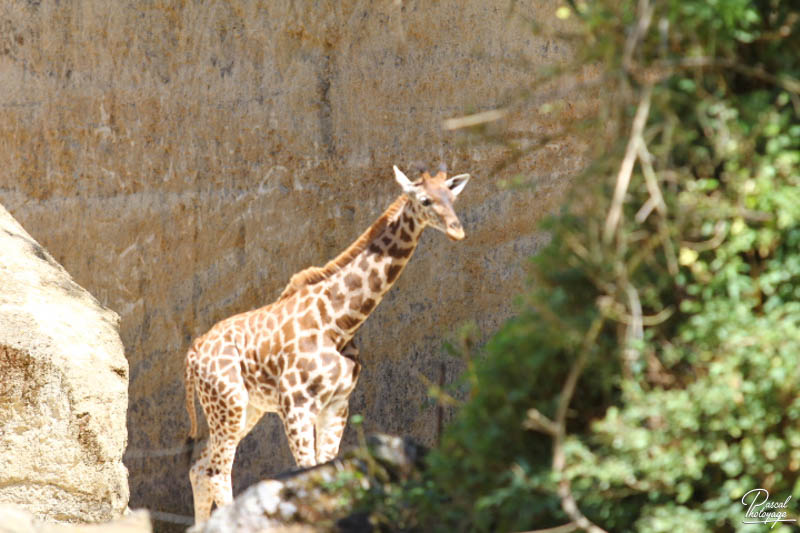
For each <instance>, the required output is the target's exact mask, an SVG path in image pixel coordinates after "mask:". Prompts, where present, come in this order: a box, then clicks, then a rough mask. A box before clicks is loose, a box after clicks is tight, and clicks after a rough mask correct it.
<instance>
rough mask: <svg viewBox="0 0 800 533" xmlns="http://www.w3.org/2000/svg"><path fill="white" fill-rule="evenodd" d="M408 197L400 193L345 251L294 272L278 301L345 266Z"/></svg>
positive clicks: (379, 230)
mask: <svg viewBox="0 0 800 533" xmlns="http://www.w3.org/2000/svg"><path fill="white" fill-rule="evenodd" d="M407 200H408V198H407V197H406V195H405V194H402V195H400V196H399V197H398V198H397V199H396V200H395V201H394V202H392V204H391V205H390V206H389V207H388V208H387V209H386V211H384V212H383V214H382V215H381V216H380V217H379V218H378V220H376V221H375V222H374V223H373V224H372V225H371V226H370V227H369V228H367V229H366V231H364V233H362V234H361V235H360V236H359V237H358V238H357V239H356V240H355V241H354V242H353V244H351V245H350V246H348V247H347V249H346V250H345V251H343V252H342V253H340V254H339V255H337V256H336V257H334V258H333V259H331V260H330V261H328V262H327V263H326V264H325V266H323V267H316V266H312V267H308V268H306V269H305V270H301V271H300V272H298V273H296V274H294V275H293V276H292V277H291V279H289V283H288V284H287V285H286V288H285V289H283V292H282V293H281V295H280V296H279V297H278V301H281V300H284V299H286V298H288V297H290V296H292V295H293V294H294V293H296V292H297V291H299V290H300V289H302V288H303V287H306V286H308V285H314V284H315V283H319V282H320V281H323V280H326V279H328V278H330V277H331V276H332V275H333V274H335V273H337V272H339V271H340V270H341V269H342V268H343V267H345V266H347V265H348V264H349V263H350V262H351V261H352V260H353V259H355V258H356V256H358V254H360V253H361V252H363V251H364V250H366V249H367V247H368V246H369V245H370V243H371V242H372V241H373V240H375V238H376V237H378V235H380V234H381V233H382V232H383V230H384V229H385V228H386V226H387V225H388V224H389V221H390V220H391V219H392V218H393V217H394V216H395V215H397V213H399V212H400V211H401V210H402V209H403V207H405V205H406V201H407Z"/></svg>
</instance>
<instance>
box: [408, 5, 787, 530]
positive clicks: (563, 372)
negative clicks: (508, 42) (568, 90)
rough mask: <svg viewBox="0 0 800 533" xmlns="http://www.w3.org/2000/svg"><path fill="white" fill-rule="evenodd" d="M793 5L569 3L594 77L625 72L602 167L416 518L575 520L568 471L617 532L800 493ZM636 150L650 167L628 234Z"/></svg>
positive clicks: (445, 522) (486, 522)
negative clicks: (627, 176)
mask: <svg viewBox="0 0 800 533" xmlns="http://www.w3.org/2000/svg"><path fill="white" fill-rule="evenodd" d="M790 4H791V2H779V1H777V0H761V1H755V0H713V1H712V0H669V1H663V2H659V3H653V4H652V5H650V4H649V2H647V1H638V2H632V1H622V2H618V1H612V0H601V1H597V2H592V3H588V4H587V3H582V2H581V3H577V4H576V3H570V6H571V7H572V11H571V16H572V17H576V18H577V19H579V31H578V32H577V33H575V34H572V35H571V37H570V36H568V37H569V38H571V39H573V42H574V45H575V47H576V50H578V55H579V57H578V60H577V61H576V63H575V65H574V66H575V68H576V70H577V69H580V68H581V67H582V66H584V65H597V64H598V63H599V64H601V65H603V67H604V71H603V74H602V80H601V83H602V91H601V92H602V94H603V96H601V97H599V109H600V112H599V113H598V116H599V117H600V118H601V120H602V121H603V122H602V124H600V125H598V126H597V127H596V128H595V129H593V130H592V131H591V134H592V139H593V141H592V142H593V145H592V147H591V148H592V150H591V161H592V162H591V165H590V166H589V169H588V170H587V172H586V175H585V176H584V177H583V178H582V179H579V180H577V183H578V184H579V186H578V187H576V188H575V192H574V194H573V196H572V201H571V202H570V203H569V204H568V206H567V207H566V208H565V209H564V210H563V212H562V213H560V214H559V215H557V216H555V217H552V218H551V219H550V220H549V221H548V223H547V228H548V229H549V230H550V232H551V235H552V241H551V243H550V245H549V246H548V247H547V248H546V249H545V250H544V251H542V252H541V253H540V254H539V255H537V256H536V257H535V258H534V259H533V260H532V264H531V288H530V291H529V293H528V294H527V295H526V296H525V297H524V298H523V300H524V301H523V302H522V310H521V312H520V314H519V316H518V317H516V318H514V319H513V320H510V321H509V322H508V323H507V324H506V325H505V326H503V327H502V329H501V330H500V331H499V332H497V333H496V334H495V335H494V337H493V338H492V340H491V342H489V344H488V345H487V346H486V347H485V349H484V353H483V354H481V356H480V357H477V358H474V359H472V360H471V363H470V367H469V370H468V376H467V380H466V381H467V383H469V384H470V385H471V397H470V400H469V401H468V402H467V403H466V404H465V405H464V407H463V408H462V409H461V410H460V412H459V414H458V416H457V418H456V420H455V421H454V422H453V423H452V424H451V426H450V427H448V428H447V431H446V434H445V436H444V438H443V442H442V444H441V446H440V447H439V448H438V449H437V450H434V451H433V452H432V453H431V454H430V455H429V458H428V472H427V474H426V475H427V477H426V479H425V480H423V481H421V482H418V483H416V484H415V485H414V487H413V490H412V491H409V492H407V493H405V494H404V495H402V496H401V497H398V498H396V502H400V501H402V507H403V508H408V506H412V507H414V508H415V509H416V511H417V513H418V514H416V515H414V517H415V518H414V519H415V520H416V521H417V522H416V524H415V525H416V527H418V528H419V529H423V530H434V529H438V530H442V531H466V530H476V531H514V530H523V529H531V528H537V527H539V528H543V527H550V526H556V525H560V524H564V523H566V522H570V521H572V520H574V519H575V515H574V514H573V515H568V513H567V512H566V511H565V510H564V509H565V506H564V505H563V503H564V490H563V489H564V486H566V487H567V491H568V492H569V493H570V494H571V495H572V496H574V498H575V501H576V502H577V505H578V508H579V511H578V513H582V514H583V515H585V516H586V517H588V519H589V520H591V521H592V522H594V523H595V524H598V525H599V526H601V527H603V528H604V529H606V530H608V531H641V532H653V533H655V532H666V531H687V532H688V531H731V530H736V531H761V530H762V529H763V528H764V526H747V525H744V524H743V523H742V520H743V518H744V511H745V507H744V506H743V505H742V503H741V498H742V496H743V495H744V494H745V493H746V492H747V491H749V490H750V489H754V488H759V487H760V488H765V489H767V490H769V491H770V494H771V495H772V499H773V500H780V501H783V500H785V498H786V497H787V496H789V495H792V496H794V498H796V499H797V498H800V478H798V472H799V471H800V394H798V393H799V392H800V187H799V186H800V82H798V81H797V80H798V79H800V54H799V53H798V50H800V16H798V13H797V12H796V11H795V10H793V9H792V8H791V6H790ZM651 10H652V11H651ZM567 14H570V12H567ZM559 15H560V16H563V15H564V11H561V10H560V11H559ZM545 22H546V21H539V23H540V26H543V27H545V26H547V24H545ZM562 74H563V73H562ZM587 97H594V98H598V97H597V95H596V93H592V94H591V95H589V94H587ZM648 106H649V112H648V114H647V120H646V122H645V123H644V127H643V128H641V130H639V131H637V130H636V127H635V126H634V127H631V124H632V123H633V122H634V121H633V117H634V115H635V113H636V110H637V109H640V110H642V109H648ZM637 143H638V144H637ZM637 146H639V147H640V149H639V151H638V152H637V151H636V150H635V148H636V147H637ZM631 147H633V149H634V150H633V151H631V150H630V149H631ZM626 155H628V156H634V157H635V164H634V166H633V172H632V176H631V180H630V184H629V185H628V186H627V194H626V195H625V196H624V197H621V198H624V202H623V203H622V204H621V205H620V207H621V217H620V222H619V223H618V224H616V225H611V227H610V228H609V227H607V226H608V222H607V219H608V216H609V212H610V211H613V209H614V201H613V198H614V189H615V187H617V186H618V176H619V175H620V174H624V172H621V171H620V168H621V166H622V167H624V164H623V163H622V161H623V158H624V157H625V156H626ZM662 199H663V200H662ZM572 373H574V374H575V376H577V377H578V381H577V385H576V388H575V391H574V394H573V393H572V390H571V389H570V388H569V385H568V383H569V381H570V375H571V374H572ZM565 384H567V385H565ZM562 403H563V405H562ZM562 407H564V408H566V407H568V409H564V410H563V413H562V414H563V417H562V418H559V417H560V409H561V408H562ZM543 420H544V422H543ZM562 421H563V424H562ZM548 424H549V425H548ZM554 427H555V428H556V429H555V430H554V429H553V428H554ZM559 432H561V433H559ZM556 449H557V450H559V451H560V452H563V458H564V461H563V465H559V464H558V461H557V460H556V461H554V450H556ZM565 482H566V484H565ZM559 486H560V487H561V490H559ZM788 511H789V515H790V516H795V517H796V516H798V515H800V504H798V505H797V507H796V508H795V509H792V508H791V505H790V509H789V510H788ZM792 511H794V512H793V513H792ZM406 516H408V515H406ZM407 527H411V526H410V525H409V524H408V522H407V523H406V525H405V526H404V528H407ZM748 527H749V528H751V529H748ZM780 527H781V526H777V527H776V528H775V529H773V531H778V530H780Z"/></svg>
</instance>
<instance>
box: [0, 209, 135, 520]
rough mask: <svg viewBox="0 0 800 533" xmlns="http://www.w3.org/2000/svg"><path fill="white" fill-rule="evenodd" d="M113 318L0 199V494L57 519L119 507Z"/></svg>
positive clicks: (110, 513) (124, 500) (122, 489)
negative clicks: (1, 204) (12, 215)
mask: <svg viewBox="0 0 800 533" xmlns="http://www.w3.org/2000/svg"><path fill="white" fill-rule="evenodd" d="M118 322H119V319H118V316H117V315H116V313H114V312H113V311H110V310H109V309H106V308H105V307H103V306H102V305H100V304H99V303H98V302H97V300H95V299H94V297H92V295H91V294H89V293H88V292H86V291H85V290H84V289H82V288H81V287H80V286H78V285H77V284H76V283H75V282H74V281H73V280H72V278H71V277H70V275H69V274H68V273H67V272H66V270H64V268H62V267H61V266H60V265H59V264H58V263H57V262H56V261H55V260H54V259H53V258H52V257H51V256H50V254H49V253H47V251H45V250H44V249H43V248H42V247H41V246H40V245H39V244H38V243H37V242H36V241H35V240H34V239H33V238H32V237H31V236H30V235H29V234H28V233H27V232H26V231H25V230H24V229H23V228H22V226H20V225H19V223H17V221H16V220H14V218H13V217H11V215H10V214H9V213H8V211H6V210H5V208H4V207H3V206H0V503H7V504H15V505H17V506H20V507H22V508H23V509H25V510H27V511H29V512H30V513H32V514H33V515H35V516H36V517H37V518H40V519H46V520H49V521H62V522H102V521H108V520H110V519H112V518H116V517H119V516H120V515H121V514H122V513H123V512H124V511H125V509H126V508H127V504H128V473H127V470H126V468H125V466H124V465H123V463H122V454H123V452H124V451H125V444H126V441H127V430H126V426H125V416H126V409H127V403H128V364H127V361H126V359H125V353H124V350H123V346H122V341H121V340H120V336H119V325H118Z"/></svg>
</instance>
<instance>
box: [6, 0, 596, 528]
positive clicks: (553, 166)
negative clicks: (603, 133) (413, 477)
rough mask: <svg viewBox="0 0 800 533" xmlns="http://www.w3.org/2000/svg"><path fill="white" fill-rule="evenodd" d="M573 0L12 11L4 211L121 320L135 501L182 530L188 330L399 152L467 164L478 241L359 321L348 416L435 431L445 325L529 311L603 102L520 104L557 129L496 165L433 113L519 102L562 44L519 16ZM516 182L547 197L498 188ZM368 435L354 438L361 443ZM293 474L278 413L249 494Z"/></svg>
mask: <svg viewBox="0 0 800 533" xmlns="http://www.w3.org/2000/svg"><path fill="white" fill-rule="evenodd" d="M511 6H513V8H514V10H516V11H519V10H524V13H522V15H524V17H523V16H518V14H515V13H514V12H512V14H511V15H509V8H510V7H511ZM557 7H558V2H556V1H555V0H554V1H553V2H511V1H510V0H509V2H508V3H504V2H487V1H485V0H440V1H437V2H430V1H427V0H381V1H374V2H362V1H355V0H320V1H314V2H312V1H305V0H300V1H298V0H271V1H253V2H245V1H239V0H235V1H228V0H207V1H204V2H173V1H168V0H150V1H148V2H139V1H133V0H123V1H115V2H105V1H101V0H73V1H70V2H57V1H55V0H43V1H41V2H39V1H36V2H33V1H31V2H5V3H3V5H2V7H0V28H2V31H0V79H2V80H3V90H2V91H0V122H1V123H2V124H3V127H2V128H0V143H2V148H1V149H0V161H2V172H0V203H3V204H4V205H6V207H7V208H8V209H9V210H10V211H11V212H12V213H13V214H14V216H15V217H16V218H17V219H18V220H20V221H21V222H22V223H23V224H24V225H25V227H26V228H27V229H28V230H29V231H30V232H31V233H32V234H33V235H35V236H36V238H37V239H38V240H39V241H40V242H42V244H43V245H44V246H46V247H47V249H48V250H50V252H51V253H52V254H53V255H54V257H55V258H56V259H57V260H58V262H59V263H61V264H63V265H64V266H65V267H66V268H67V269H68V270H69V271H70V272H71V273H72V274H73V276H75V279H76V281H77V282H78V283H80V284H81V285H82V286H84V287H87V288H88V289H89V290H90V291H91V292H92V294H94V295H96V296H97V298H98V299H99V300H100V302H102V304H103V305H105V306H107V307H110V308H111V309H114V310H115V311H117V312H118V313H119V314H120V317H121V335H122V339H123V342H124V344H125V347H126V350H127V356H128V360H129V363H130V367H131V385H130V391H129V392H130V408H129V410H128V431H129V435H130V445H129V449H128V452H127V453H126V459H125V460H126V464H127V465H128V467H129V469H130V476H131V477H130V483H131V506H132V507H147V508H149V509H151V510H153V511H159V512H162V513H171V515H167V514H162V515H159V514H154V517H155V518H156V519H158V518H159V516H161V517H163V518H164V519H166V520H171V519H172V518H170V516H173V515H182V516H183V517H185V518H186V517H189V518H188V519H189V520H190V519H191V518H190V516H191V514H192V503H191V490H190V488H189V481H188V476H187V472H188V465H189V461H188V457H187V456H186V453H185V451H184V450H183V448H182V445H183V442H184V439H185V436H186V434H187V431H188V418H187V416H186V413H185V410H184V400H183V396H184V389H183V384H182V375H183V370H182V369H183V359H184V356H185V353H186V349H187V347H188V345H189V343H190V342H191V340H192V339H193V338H194V337H196V336H197V335H200V334H202V333H204V332H205V331H206V330H208V328H210V327H211V326H212V325H213V324H214V323H215V322H216V321H218V320H220V319H222V318H225V317H226V316H229V315H231V314H234V313H236V312H240V311H244V310H247V309H252V308H254V307H258V306H261V305H265V304H267V303H269V302H271V301H272V300H274V299H275V298H276V297H277V296H278V294H279V293H280V291H281V290H282V288H283V287H284V286H285V284H286V283H287V282H288V280H289V278H290V276H291V275H292V274H293V273H295V272H297V271H298V270H300V269H302V268H305V267H307V266H310V265H321V264H324V263H325V262H326V261H327V260H328V259H330V258H332V257H333V256H334V255H336V254H337V253H338V252H339V251H341V250H343V249H344V248H345V247H346V246H347V245H349V244H350V243H351V242H352V241H353V240H354V239H355V238H356V237H357V236H358V235H359V234H360V233H361V232H362V231H363V230H364V229H365V228H366V227H367V226H368V225H369V224H371V223H372V221H373V220H374V219H375V218H377V217H378V215H379V214H380V213H381V212H382V211H383V210H384V209H385V208H386V207H387V206H388V205H389V204H390V203H391V202H392V200H393V199H394V198H395V197H396V195H397V194H398V193H399V188H398V187H397V186H396V184H395V183H394V180H393V178H392V170H391V169H392V165H393V164H397V165H399V166H400V167H401V168H402V169H404V170H408V171H409V173H410V174H409V175H412V174H411V170H410V168H409V167H410V164H411V163H412V162H415V161H421V162H425V163H427V164H428V165H430V166H431V167H435V166H436V165H438V164H439V163H440V162H442V161H444V162H446V163H447V164H448V166H449V168H450V169H451V171H452V172H456V173H458V172H469V173H471V174H472V176H473V178H472V179H471V180H470V183H469V185H468V186H467V188H466V190H465V191H464V192H463V193H462V194H461V196H460V197H459V201H458V203H457V205H456V206H455V207H456V211H457V212H458V213H459V216H460V218H461V221H462V222H463V224H464V226H465V230H466V233H467V238H466V240H465V241H463V242H459V243H452V242H450V241H449V240H447V238H446V237H444V236H443V235H441V234H439V233H437V232H435V231H430V230H429V231H428V232H426V234H424V235H423V236H422V242H421V244H420V246H419V248H418V249H417V252H416V254H415V256H414V257H413V258H412V260H411V263H410V264H409V266H408V268H407V269H406V270H405V272H404V273H403V275H402V276H401V278H400V279H399V281H398V282H397V284H396V286H395V287H394V289H393V290H392V291H391V292H390V293H389V294H388V296H387V298H386V299H385V300H384V301H383V303H382V304H381V305H380V306H379V307H378V308H377V309H376V310H375V311H374V312H373V314H372V316H371V317H370V318H369V320H368V321H367V322H366V324H365V325H364V327H363V328H362V329H361V330H360V332H359V334H358V335H357V336H356V339H355V340H356V343H357V344H358V346H359V349H360V351H361V357H362V360H363V362H364V369H363V370H362V374H361V377H360V380H359V384H358V387H357V388H356V391H355V392H354V394H353V396H352V398H351V413H361V414H363V415H364V419H365V429H366V430H367V431H370V432H373V431H385V432H389V433H395V434H397V433H403V434H409V435H411V436H413V437H414V438H415V439H417V440H419V441H420V442H422V443H425V444H432V443H433V442H434V441H435V440H436V438H437V431H438V428H439V427H440V424H439V423H438V421H437V416H436V411H435V409H434V407H433V406H431V405H430V402H427V395H426V390H427V387H426V385H425V383H424V382H423V380H421V379H420V377H419V376H420V374H423V375H424V376H426V377H427V378H428V379H429V380H432V381H434V382H439V381H440V379H442V378H443V379H444V381H446V382H448V383H449V382H451V381H453V379H454V377H455V376H457V375H458V372H459V370H460V366H459V362H458V361H456V360H455V359H453V358H447V357H445V356H444V355H443V352H442V342H443V339H445V338H448V337H449V338H452V337H453V336H454V332H455V331H456V330H458V328H459V327H460V325H461V324H463V323H464V322H466V321H475V322H477V324H478V326H479V327H480V328H482V329H483V330H484V331H486V332H490V331H491V330H493V329H494V328H495V327H497V325H498V324H499V323H500V322H501V321H502V320H504V319H505V318H507V317H508V316H510V315H511V314H512V313H513V310H514V307H513V304H512V301H513V297H514V295H515V294H516V293H517V292H518V291H519V290H520V289H521V288H522V287H523V286H524V277H525V276H524V268H523V266H524V263H525V259H526V258H527V257H528V256H529V255H531V254H533V253H535V252H536V250H537V249H538V248H539V247H540V245H541V244H542V243H543V242H544V241H545V239H546V236H545V235H544V234H542V233H541V232H539V231H537V230H536V222H537V221H538V220H539V219H540V218H541V217H542V216H544V215H545V214H546V213H548V212H550V211H552V210H553V209H555V208H556V207H557V206H558V205H559V202H560V199H561V192H562V190H563V188H564V185H565V183H566V182H567V178H568V177H569V176H570V175H572V174H574V173H575V172H576V171H577V170H578V169H579V168H580V158H579V157H578V156H577V153H578V143H577V141H576V140H574V139H571V138H565V137H559V136H558V130H559V127H560V125H561V123H562V122H563V120H564V119H565V118H567V117H570V116H573V115H576V114H577V115H580V114H581V113H582V112H585V110H586V109H587V107H590V106H589V104H588V103H587V102H583V101H577V100H576V99H574V98H572V97H571V95H570V93H569V91H568V90H567V88H561V89H563V94H561V95H560V96H559V102H558V105H555V106H553V107H552V110H551V111H550V112H549V113H544V112H540V111H539V106H538V104H537V105H536V106H534V107H532V108H518V107H514V106H510V108H509V114H508V115H507V117H506V118H505V119H504V121H503V122H502V123H497V124H493V125H490V126H489V130H490V132H492V131H500V129H499V128H508V129H510V130H512V131H514V132H515V133H516V135H517V136H516V137H515V138H517V139H525V138H526V136H531V139H532V140H531V141H530V142H531V143H533V142H534V141H536V139H538V138H539V136H540V135H545V134H552V135H554V137H552V139H551V140H550V141H549V142H548V143H547V144H546V145H545V146H544V148H543V149H542V150H539V151H537V152H534V153H532V154H531V155H528V156H525V157H522V158H521V159H518V160H516V162H515V163H513V164H511V165H509V166H506V167H504V168H503V170H501V171H494V170H493V169H494V168H495V165H496V164H497V163H498V162H499V161H500V160H501V159H502V158H504V157H505V156H506V155H507V153H508V152H507V150H505V149H502V148H501V147H499V146H497V145H493V144H491V143H488V142H485V141H483V140H482V138H481V137H479V136H477V135H473V134H470V133H466V132H463V131H446V130H443V129H442V121H443V120H444V119H447V118H451V117H455V116H459V115H462V114H464V113H470V112H476V111H483V110H488V109H492V108H496V107H503V106H506V105H507V103H508V100H509V98H510V95H511V94H512V92H513V91H517V90H519V89H520V88H521V87H524V86H527V85H529V84H531V83H532V82H534V81H536V71H537V68H538V67H540V66H546V65H553V64H556V63H558V62H561V61H564V60H565V59H566V58H568V57H569V50H568V49H567V48H566V47H565V46H564V45H563V44H561V43H559V42H555V41H552V40H548V39H546V38H543V37H537V36H535V35H533V34H532V33H531V31H530V26H529V24H528V23H527V22H525V18H528V19H533V20H537V21H540V22H544V23H545V24H548V25H550V26H552V24H554V23H559V22H558V20H557V19H554V13H555V10H556V8H557ZM554 21H555V22H554ZM565 29H568V28H565ZM545 89H546V90H547V91H554V90H556V89H559V87H545ZM536 101H543V100H534V102H536ZM493 128H494V129H493ZM523 142H527V141H520V143H523ZM521 145H522V144H521ZM522 146H524V145H522ZM517 175H522V177H524V178H525V179H527V180H530V181H531V182H533V183H534V184H535V187H532V188H526V189H521V190H511V191H510V190H503V189H501V188H500V187H498V183H500V181H501V180H511V179H513V178H514V177H515V176H517ZM442 369H444V370H443V371H442ZM353 438H354V437H353V432H352V431H351V430H348V431H347V432H346V433H345V443H347V442H351V443H352V441H353ZM291 465H292V459H291V454H290V453H289V450H288V446H287V444H286V439H285V437H284V435H283V428H282V426H281V424H280V422H279V421H278V420H277V417H275V416H271V417H268V418H267V419H265V420H264V421H263V422H262V423H261V424H260V425H259V426H257V427H256V428H255V430H254V431H253V433H252V434H251V436H249V437H248V438H247V439H245V440H244V441H243V443H242V445H241V446H240V448H239V452H238V454H237V462H236V465H235V467H234V474H233V475H234V490H235V491H237V492H238V491H241V490H242V489H243V488H245V487H247V486H248V485H250V484H252V483H254V482H255V481H257V480H259V479H263V478H265V477H269V476H270V475H274V474H275V473H276V472H281V471H284V470H286V469H287V468H289V467H290V466H291ZM173 518H175V517H174V516H173ZM161 525H163V524H161ZM158 527H161V526H158Z"/></svg>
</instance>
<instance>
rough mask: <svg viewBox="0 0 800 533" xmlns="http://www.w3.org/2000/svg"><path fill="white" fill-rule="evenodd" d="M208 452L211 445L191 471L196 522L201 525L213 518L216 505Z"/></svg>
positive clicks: (190, 478)
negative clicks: (212, 507)
mask: <svg viewBox="0 0 800 533" xmlns="http://www.w3.org/2000/svg"><path fill="white" fill-rule="evenodd" d="M208 452H209V444H208V443H206V446H205V447H204V448H203V451H202V452H200V457H198V458H197V461H195V463H194V465H192V467H191V468H190V469H189V480H190V481H191V483H192V495H193V497H194V520H195V523H197V524H200V523H203V522H205V521H206V520H208V517H209V516H211V506H212V505H213V504H214V496H213V494H212V492H211V479H210V478H209V476H208V464H209V463H208Z"/></svg>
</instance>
